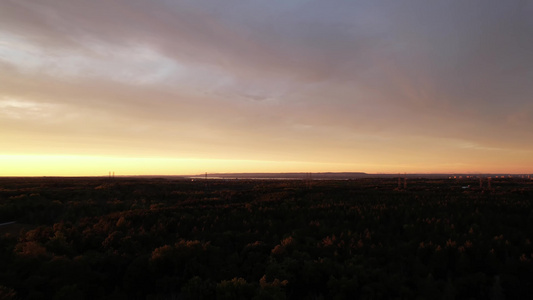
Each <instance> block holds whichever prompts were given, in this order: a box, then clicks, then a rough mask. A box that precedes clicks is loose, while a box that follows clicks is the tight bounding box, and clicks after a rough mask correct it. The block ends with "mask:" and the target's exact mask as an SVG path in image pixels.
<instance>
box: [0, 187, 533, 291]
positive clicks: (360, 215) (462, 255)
mask: <svg viewBox="0 0 533 300" xmlns="http://www.w3.org/2000/svg"><path fill="white" fill-rule="evenodd" d="M476 184H477V186H479V182H476V181H475V180H473V179H472V180H467V179H464V180H455V179H416V180H414V179H413V180H411V179H410V180H409V185H408V186H407V188H406V189H403V188H402V189H399V188H398V182H397V179H394V178H390V179H359V180H343V181H340V180H339V181H338V180H324V181H312V182H308V181H302V180H285V181H281V180H196V181H190V180H185V179H182V180H177V179H165V178H152V179H142V178H113V179H107V178H0V223H7V222H13V221H15V223H10V224H5V225H2V226H0V234H1V236H0V238H1V248H0V265H1V266H2V271H1V272H0V299H97V298H98V299H215V298H216V299H354V298H355V299H359V298H360V299H415V298H420V299H428V298H436V299H440V298H442V299H468V298H476V299H483V298H490V299H505V298H507V299H515V298H525V297H528V296H529V295H531V294H532V293H533V286H532V285H531V284H530V283H531V282H533V265H532V260H533V246H532V244H531V240H532V239H533V209H532V201H533V182H532V181H529V180H524V179H496V180H493V182H492V189H491V190H488V189H486V188H485V189H482V188H477V187H476ZM468 185H470V186H471V187H472V188H468V189H464V188H462V187H464V186H468Z"/></svg>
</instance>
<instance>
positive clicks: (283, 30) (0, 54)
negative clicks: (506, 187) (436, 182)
mask: <svg viewBox="0 0 533 300" xmlns="http://www.w3.org/2000/svg"><path fill="white" fill-rule="evenodd" d="M531 15H533V4H532V2H531V1H445V2H442V3H430V2H427V1H417V0H413V1H333V2H330V1H328V2H324V1H268V2H258V1H253V2H248V1H246V2H243V1H224V2H220V1H126V0H123V1H121V0H117V1H82V0H70V1H61V0H43V1H38V2H36V1H24V0H22V1H10V0H6V1H2V2H0V20H2V21H1V22H0V69H1V70H2V72H0V85H1V89H0V126H1V128H2V130H1V131H0V137H1V138H2V139H3V140H4V141H5V142H6V143H5V146H3V150H2V153H4V154H37V155H39V154H42V155H50V154H55V155H89V156H91V155H93V156H94V155H96V156H114V157H122V156H125V157H165V158H173V159H180V158H196V159H224V160H257V161H277V162H283V161H287V162H289V161H301V162H314V163H335V164H343V163H345V164H346V166H347V168H350V170H352V171H368V172H375V171H384V172H400V171H402V170H406V171H421V172H425V171H426V172H437V171H440V170H442V171H454V170H455V171H458V172H477V171H485V172H486V171H490V170H491V167H492V168H493V169H495V171H504V170H506V171H508V172H526V171H527V167H526V166H527V165H528V164H529V166H531V163H533V159H532V158H531V157H533V156H531V154H532V149H533V131H532V130H531V129H532V128H533V102H532V98H531V97H532V96H533V85H531V79H532V78H533V20H532V18H531V17H530V16H531ZM358 164H359V165H360V166H364V167H363V168H364V169H361V170H353V168H354V166H357V165H358ZM372 166H375V167H372ZM235 171H239V170H235ZM258 171H260V170H258ZM280 171H283V170H280Z"/></svg>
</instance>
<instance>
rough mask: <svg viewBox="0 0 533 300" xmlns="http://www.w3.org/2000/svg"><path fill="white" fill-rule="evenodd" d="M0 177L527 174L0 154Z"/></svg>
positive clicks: (464, 168)
mask: <svg viewBox="0 0 533 300" xmlns="http://www.w3.org/2000/svg"><path fill="white" fill-rule="evenodd" d="M0 164H1V166H2V168H1V169H0V176H2V177H9V176H15V177H19V176H23V177H26V176H28V177H31V176H73V177H76V176H108V175H109V172H114V173H115V175H116V176H135V175H198V174H204V173H205V172H208V173H212V174H213V173H287V172H296V173H297V172H365V173H369V174H380V173H382V174H384V173H389V174H395V173H411V174H413V173H418V174H431V173H449V174H453V173H456V174H459V173H461V174H481V173H483V174H489V173H503V174H529V173H531V172H527V170H525V169H518V168H517V169H514V170H505V169H501V168H494V169H492V170H489V169H483V170H468V169H467V168H468V167H469V166H464V165H463V166H460V165H448V166H443V165H439V166H431V167H428V168H426V169H424V168H421V167H420V166H417V165H414V166H412V165H409V166H407V165H406V166H390V165H389V166H387V165H361V164H340V163H312V162H298V161H260V160H224V159H202V158H181V159H177V158H153V157H152V158H150V157H144V158H117V157H104V156H80V155H0Z"/></svg>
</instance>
